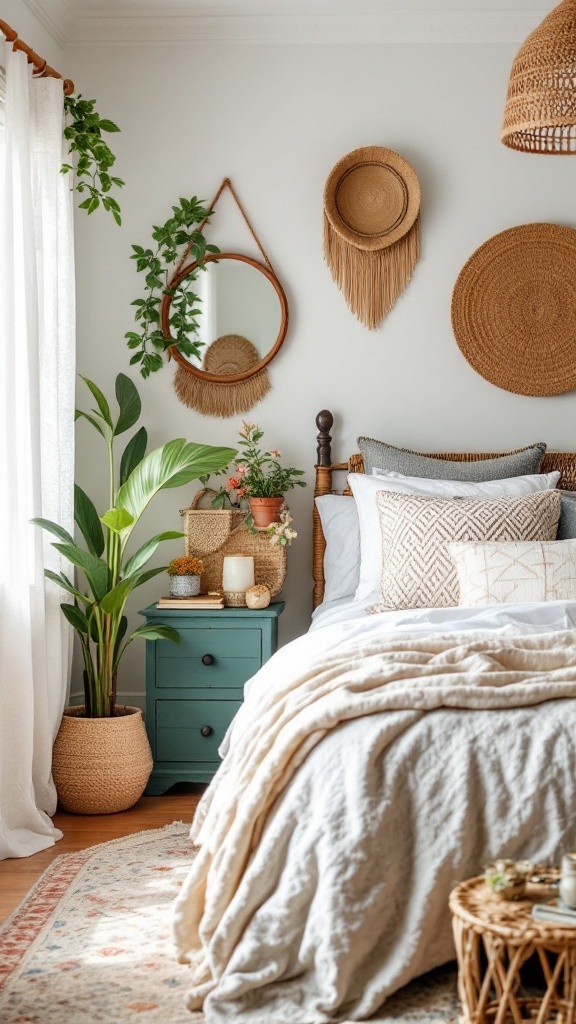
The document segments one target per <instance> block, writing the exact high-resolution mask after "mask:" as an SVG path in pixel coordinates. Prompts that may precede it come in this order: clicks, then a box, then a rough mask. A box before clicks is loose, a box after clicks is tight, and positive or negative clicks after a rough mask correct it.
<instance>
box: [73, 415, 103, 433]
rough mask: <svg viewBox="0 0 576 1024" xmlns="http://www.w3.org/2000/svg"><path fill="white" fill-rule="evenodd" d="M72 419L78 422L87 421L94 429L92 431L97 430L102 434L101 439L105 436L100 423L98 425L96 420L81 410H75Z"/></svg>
mask: <svg viewBox="0 0 576 1024" xmlns="http://www.w3.org/2000/svg"><path fill="white" fill-rule="evenodd" d="M74 419H75V420H79V419H85V420H88V423H91V424H92V426H93V427H94V429H95V430H97V431H98V433H99V434H102V437H106V434H105V433H104V430H103V429H102V425H101V424H100V423H98V420H95V419H94V417H93V416H90V415H89V414H88V413H87V412H82V410H81V409H76V412H75V414H74Z"/></svg>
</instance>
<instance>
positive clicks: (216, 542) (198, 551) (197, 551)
mask: <svg viewBox="0 0 576 1024" xmlns="http://www.w3.org/2000/svg"><path fill="white" fill-rule="evenodd" d="M181 514H182V516H183V517H184V533H185V551H186V554H187V555H192V556H195V557H197V558H201V559H202V562H203V563H204V571H203V573H202V576H201V577H200V589H201V591H202V593H206V592H207V591H209V590H220V589H221V588H222V567H223V562H224V558H225V556H226V555H252V556H253V558H254V580H255V583H263V584H264V585H265V586H266V587H268V589H269V590H270V593H271V595H272V597H276V595H277V594H279V593H280V591H281V590H282V587H283V586H284V581H285V579H286V548H285V547H281V546H280V545H278V544H271V543H270V538H269V537H268V534H267V533H265V532H257V533H255V534H254V533H252V532H251V531H250V530H249V529H248V527H247V526H246V524H245V523H244V516H245V513H244V512H242V511H240V510H239V509H226V510H224V511H220V510H216V509H193V508H188V509H184V510H183V512H182V513H181Z"/></svg>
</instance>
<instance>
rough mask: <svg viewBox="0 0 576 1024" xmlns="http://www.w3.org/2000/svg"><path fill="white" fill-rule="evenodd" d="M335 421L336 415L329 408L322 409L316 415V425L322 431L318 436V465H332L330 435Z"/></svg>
mask: <svg viewBox="0 0 576 1024" xmlns="http://www.w3.org/2000/svg"><path fill="white" fill-rule="evenodd" d="M333 423H334V417H333V415H332V413H331V412H330V411H329V410H328V409H322V411H321V412H319V413H318V415H317V417H316V426H317V427H318V430H319V431H320V433H319V434H318V437H317V441H318V447H317V449H316V453H317V465H318V466H331V465H332V448H331V443H332V438H331V436H330V429H331V427H332V424H333Z"/></svg>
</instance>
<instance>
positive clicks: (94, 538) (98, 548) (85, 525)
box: [74, 484, 104, 558]
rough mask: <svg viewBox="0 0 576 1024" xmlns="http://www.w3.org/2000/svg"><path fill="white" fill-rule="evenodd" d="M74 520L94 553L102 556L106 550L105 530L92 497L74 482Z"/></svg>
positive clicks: (89, 548)
mask: <svg viewBox="0 0 576 1024" xmlns="http://www.w3.org/2000/svg"><path fill="white" fill-rule="evenodd" d="M74 522H75V523H76V525H77V527H78V529H79V530H80V533H81V534H82V536H83V537H84V540H85V541H86V546H87V548H88V550H89V551H91V552H92V554H93V555H96V557H97V558H100V555H101V554H102V552H103V551H104V531H103V530H102V524H101V522H100V519H99V518H98V513H97V511H96V509H95V507H94V504H93V503H92V501H91V499H90V498H89V497H88V495H87V494H86V493H85V491H83V490H82V488H81V487H79V486H78V484H74Z"/></svg>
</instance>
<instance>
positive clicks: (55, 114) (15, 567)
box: [0, 37, 75, 858]
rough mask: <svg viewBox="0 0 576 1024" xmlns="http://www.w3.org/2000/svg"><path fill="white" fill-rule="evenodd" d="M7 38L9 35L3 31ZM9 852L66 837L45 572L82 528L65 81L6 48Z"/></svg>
mask: <svg viewBox="0 0 576 1024" xmlns="http://www.w3.org/2000/svg"><path fill="white" fill-rule="evenodd" d="M0 39H1V37H0ZM0 64H3V65H4V68H5V70H6V96H5V105H4V112H3V114H4V116H3V117H2V118H0V344H1V346H2V352H1V358H0V858H1V857H26V856H29V855H30V854H33V853H36V852H37V851H38V850H42V849H45V848H46V847H48V846H52V845H53V843H54V842H55V841H56V840H57V839H59V838H60V837H61V833H60V832H59V831H58V830H57V829H55V828H54V827H53V825H52V822H51V820H50V817H49V815H50V814H52V813H53V812H54V810H55V808H56V794H55V790H54V784H53V781H52V777H51V754H52V743H53V741H54V737H55V735H56V733H57V731H58V725H59V722H60V718H61V715H62V709H63V707H64V703H65V699H66V696H67V686H68V679H69V668H70V651H71V639H70V631H69V627H68V626H67V625H66V624H65V622H64V619H63V616H62V613H61V611H60V607H59V603H60V601H61V600H62V595H61V593H60V592H59V590H58V588H57V587H55V586H54V585H53V584H51V583H47V585H46V586H45V580H44V571H43V570H44V566H49V567H50V568H52V569H54V570H55V571H58V570H60V569H61V568H62V567H63V566H62V564H61V560H60V556H59V555H58V553H57V552H56V551H55V550H54V548H52V547H51V545H50V541H49V537H48V535H46V534H45V533H44V532H43V531H41V530H40V529H38V528H37V527H34V526H32V525H30V519H31V518H32V517H33V516H43V517H44V518H47V519H53V520H55V521H57V522H59V523H60V524H61V525H62V526H64V527H65V528H66V529H68V530H69V531H70V532H72V526H73V470H74V467H73V458H74V378H75V330H74V320H75V308H74V264H73V227H72V202H71V195H70V182H69V180H67V177H65V176H64V175H62V174H60V166H61V163H62V127H63V125H62V118H63V94H62V82H61V81H59V80H57V79H50V78H40V79H33V78H32V76H31V72H30V68H29V66H28V64H27V62H26V58H25V56H24V54H22V53H14V52H13V51H12V49H11V48H10V47H9V46H8V45H7V44H5V43H4V42H3V41H1V43H0Z"/></svg>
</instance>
